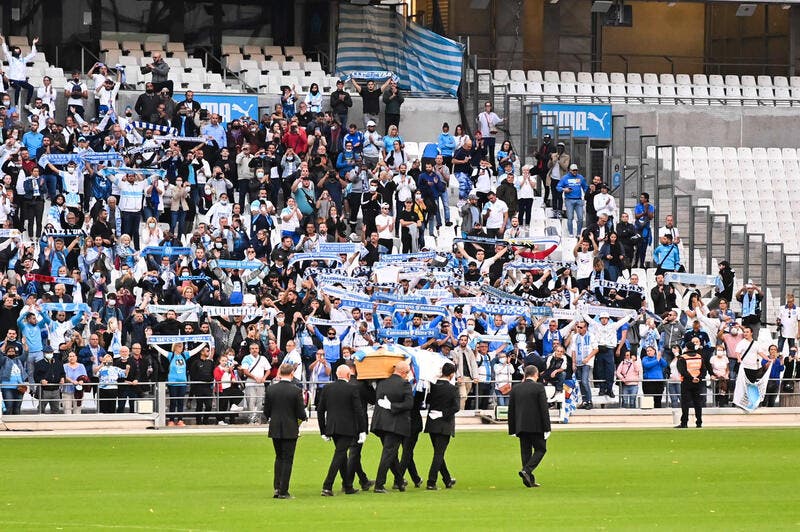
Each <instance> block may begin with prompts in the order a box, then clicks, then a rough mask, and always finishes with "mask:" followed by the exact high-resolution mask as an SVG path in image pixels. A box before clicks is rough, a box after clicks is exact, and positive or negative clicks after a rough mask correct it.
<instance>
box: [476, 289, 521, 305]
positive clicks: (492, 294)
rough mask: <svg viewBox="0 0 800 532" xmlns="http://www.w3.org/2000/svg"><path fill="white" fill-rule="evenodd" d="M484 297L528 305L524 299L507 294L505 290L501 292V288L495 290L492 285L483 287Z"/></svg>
mask: <svg viewBox="0 0 800 532" xmlns="http://www.w3.org/2000/svg"><path fill="white" fill-rule="evenodd" d="M483 295H485V296H486V297H488V298H490V299H502V300H505V301H516V302H518V303H526V301H525V299H524V298H522V297H520V296H518V295H515V294H511V293H509V292H506V291H505V290H500V289H499V288H495V287H493V286H490V285H486V286H484V287H483Z"/></svg>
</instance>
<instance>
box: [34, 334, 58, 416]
mask: <svg viewBox="0 0 800 532" xmlns="http://www.w3.org/2000/svg"><path fill="white" fill-rule="evenodd" d="M43 352H44V358H43V359H41V360H39V361H37V362H36V363H35V364H34V365H33V381H34V382H35V383H36V384H38V385H39V386H41V388H40V389H39V395H38V398H39V412H40V413H42V414H44V411H45V409H46V408H47V405H50V413H51V414H59V413H60V410H61V409H60V407H59V403H60V398H61V392H60V389H61V385H62V384H64V379H65V377H66V375H65V373H64V364H63V363H62V362H61V360H60V359H59V360H56V359H55V358H54V356H53V348H52V347H51V346H49V345H45V346H44V349H43Z"/></svg>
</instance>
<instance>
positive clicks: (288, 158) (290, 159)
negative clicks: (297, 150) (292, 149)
mask: <svg viewBox="0 0 800 532" xmlns="http://www.w3.org/2000/svg"><path fill="white" fill-rule="evenodd" d="M286 160H287V161H294V157H287V158H286Z"/></svg>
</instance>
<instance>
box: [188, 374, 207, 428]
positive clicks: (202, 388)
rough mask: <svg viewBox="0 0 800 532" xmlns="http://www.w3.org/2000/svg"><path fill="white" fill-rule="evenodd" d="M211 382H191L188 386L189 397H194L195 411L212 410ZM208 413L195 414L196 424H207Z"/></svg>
mask: <svg viewBox="0 0 800 532" xmlns="http://www.w3.org/2000/svg"><path fill="white" fill-rule="evenodd" d="M212 395H213V391H212V390H211V383H208V384H192V386H191V387H190V388H189V397H194V405H195V406H194V411H195V412H211V410H213V405H212V403H213V401H212V398H211V396H212ZM208 417H209V416H208V415H207V414H206V415H200V416H197V424H198V425H207V424H208Z"/></svg>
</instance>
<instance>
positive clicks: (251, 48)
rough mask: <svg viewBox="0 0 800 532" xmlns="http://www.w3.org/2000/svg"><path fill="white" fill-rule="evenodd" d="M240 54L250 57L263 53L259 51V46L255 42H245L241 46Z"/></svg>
mask: <svg viewBox="0 0 800 532" xmlns="http://www.w3.org/2000/svg"><path fill="white" fill-rule="evenodd" d="M242 55H244V56H247V58H248V59H252V56H254V55H256V56H258V55H264V54H263V52H262V51H261V46H259V45H257V44H246V45H244V46H242Z"/></svg>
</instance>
